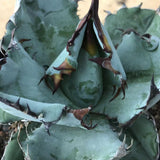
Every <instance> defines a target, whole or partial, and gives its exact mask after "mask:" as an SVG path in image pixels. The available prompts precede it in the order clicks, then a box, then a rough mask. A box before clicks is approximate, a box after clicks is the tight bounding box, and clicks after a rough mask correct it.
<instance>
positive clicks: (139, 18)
mask: <svg viewBox="0 0 160 160" xmlns="http://www.w3.org/2000/svg"><path fill="white" fill-rule="evenodd" d="M154 16H155V11H153V10H147V9H141V8H140V7H139V6H138V7H134V8H122V9H120V10H119V11H118V12H117V14H110V15H108V16H107V17H106V20H105V24H104V27H105V28H106V29H107V30H108V32H109V34H110V36H111V39H112V41H113V43H114V45H118V44H119V43H120V41H121V38H122V34H123V31H126V30H129V29H134V30H135V31H137V32H138V33H140V34H144V33H145V32H146V30H147V29H148V27H149V26H150V24H151V23H152V20H153V18H154ZM120 30H122V31H120Z"/></svg>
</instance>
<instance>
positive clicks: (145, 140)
mask: <svg viewBox="0 0 160 160" xmlns="http://www.w3.org/2000/svg"><path fill="white" fill-rule="evenodd" d="M137 133H138V134H137ZM126 135H127V137H128V136H129V137H130V136H131V137H134V139H133V146H132V147H131V148H130V149H129V154H127V156H126V157H124V158H122V160H133V159H134V160H142V159H145V160H153V159H154V160H156V159H157V158H158V157H159V138H158V134H157V130H156V126H155V122H154V121H153V120H152V119H150V120H149V119H148V118H146V116H141V117H140V118H138V119H137V121H136V122H135V123H134V124H133V125H132V126H131V127H130V128H129V129H127V132H126ZM129 141H132V140H131V139H130V138H128V142H129ZM128 144H129V143H128Z"/></svg>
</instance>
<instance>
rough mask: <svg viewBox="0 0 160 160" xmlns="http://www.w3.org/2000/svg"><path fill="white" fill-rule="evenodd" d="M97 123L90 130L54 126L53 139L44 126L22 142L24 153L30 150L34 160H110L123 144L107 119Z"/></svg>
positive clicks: (51, 133) (51, 132)
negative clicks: (40, 150)
mask: <svg viewBox="0 0 160 160" xmlns="http://www.w3.org/2000/svg"><path fill="white" fill-rule="evenodd" d="M95 123H99V124H98V126H97V127H96V128H95V129H92V130H89V131H88V130H84V129H80V128H77V127H65V126H62V127H61V126H58V125H54V126H52V127H51V128H50V136H49V135H48V134H47V133H46V132H45V129H44V126H41V127H40V128H38V129H36V130H35V131H34V132H33V133H32V134H30V135H29V136H28V138H27V139H26V141H25V142H22V146H23V148H24V150H25V153H27V150H28V155H29V156H30V158H31V159H40V160H41V159H44V158H45V159H52V158H53V159H66V160H67V159H68V160H69V159H75V160H79V159H86V160H89V159H94V160H100V159H101V160H111V159H113V158H114V157H115V156H116V154H117V151H118V150H119V148H120V146H121V145H122V142H121V141H119V139H118V138H117V134H116V133H114V132H113V131H112V130H111V129H110V126H109V125H108V123H107V121H106V120H105V119H103V118H102V117H101V118H100V119H99V118H98V117H97V118H96V121H95ZM64 133H65V134H64ZM42 137H43V139H42ZM93 139H94V140H93ZM44 141H46V142H47V143H44ZM27 146H28V147H27ZM37 146H41V149H42V150H43V152H39V147H37ZM27 148H28V149H27ZM33 150H34V152H32V151H33Z"/></svg>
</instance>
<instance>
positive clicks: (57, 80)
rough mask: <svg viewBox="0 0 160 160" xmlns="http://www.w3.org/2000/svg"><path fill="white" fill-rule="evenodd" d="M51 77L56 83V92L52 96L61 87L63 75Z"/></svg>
mask: <svg viewBox="0 0 160 160" xmlns="http://www.w3.org/2000/svg"><path fill="white" fill-rule="evenodd" d="M51 77H52V78H53V81H54V90H53V92H52V94H54V93H55V92H56V91H57V89H58V88H59V86H60V82H61V80H62V74H54V75H52V76H51Z"/></svg>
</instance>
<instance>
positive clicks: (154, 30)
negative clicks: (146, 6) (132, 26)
mask: <svg viewBox="0 0 160 160" xmlns="http://www.w3.org/2000/svg"><path fill="white" fill-rule="evenodd" d="M159 16H160V13H159V11H157V13H156V15H155V16H154V19H153V20H152V23H151V25H150V26H149V28H148V29H147V31H146V33H149V34H151V35H154V36H158V37H159V38H160V32H159V30H160V25H159V24H160V17H159Z"/></svg>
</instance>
